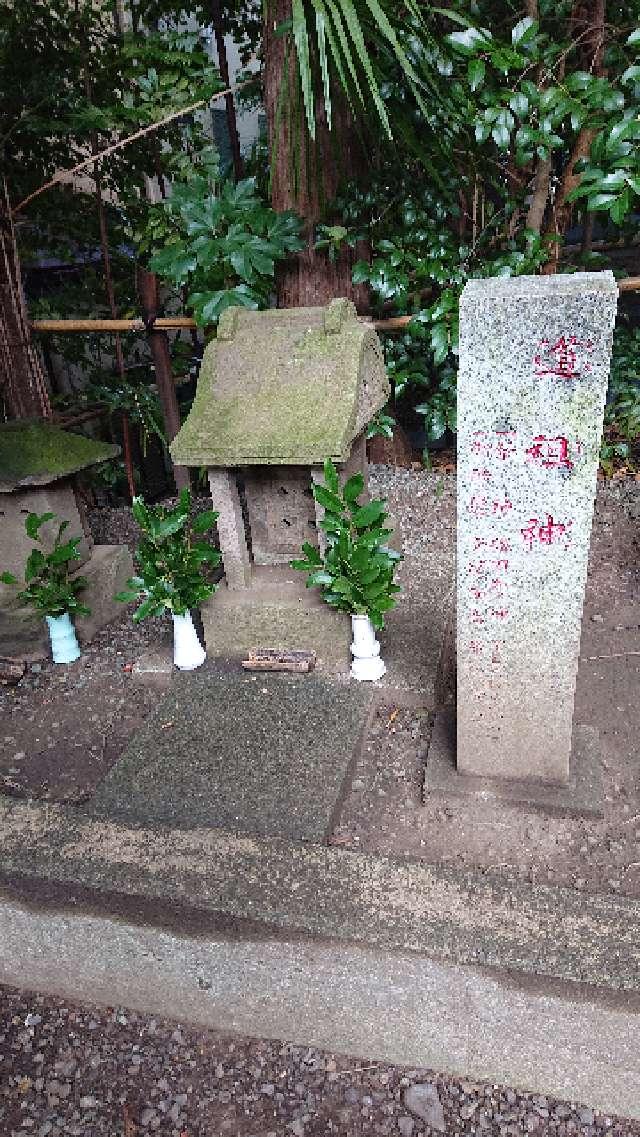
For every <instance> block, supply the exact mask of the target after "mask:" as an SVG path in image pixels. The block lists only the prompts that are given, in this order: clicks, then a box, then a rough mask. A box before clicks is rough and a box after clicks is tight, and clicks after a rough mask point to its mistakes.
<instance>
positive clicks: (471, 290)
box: [457, 272, 617, 784]
mask: <svg viewBox="0 0 640 1137" xmlns="http://www.w3.org/2000/svg"><path fill="white" fill-rule="evenodd" d="M616 300H617V288H616V284H615V280H614V278H613V275H612V274H611V273H610V272H602V273H575V274H573V275H571V276H537V277H519V278H516V279H503V278H499V279H492V280H474V281H470V282H469V283H468V284H467V285H466V287H465V289H464V292H463V295H462V300H461V304H460V375H459V381H458V744H457V765H458V770H459V771H460V772H461V773H466V774H475V775H482V776H497V777H503V778H517V779H534V780H537V781H539V782H546V783H552V784H553V783H557V784H563V783H566V782H567V780H568V777H569V756H570V753H571V732H572V718H573V701H574V689H575V677H576V670H577V661H578V652H579V645H580V625H581V619H582V605H583V597H584V587H585V580H586V573H587V556H588V552H589V537H590V531H591V519H592V513H593V502H594V496H595V488H596V475H597V467H598V453H599V447H600V439H601V434H602V416H603V410H604V402H605V395H606V389H607V379H608V373H609V358H610V354H611V342H612V334H613V325H614V321H615V312H616Z"/></svg>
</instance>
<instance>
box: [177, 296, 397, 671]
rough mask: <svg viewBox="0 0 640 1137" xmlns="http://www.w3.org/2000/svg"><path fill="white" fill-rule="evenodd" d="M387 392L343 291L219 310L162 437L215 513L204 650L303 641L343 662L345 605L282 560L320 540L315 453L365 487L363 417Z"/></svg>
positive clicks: (336, 664)
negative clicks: (204, 476)
mask: <svg viewBox="0 0 640 1137" xmlns="http://www.w3.org/2000/svg"><path fill="white" fill-rule="evenodd" d="M389 392H390V389H389V382H388V379H387V375H386V371H385V365H384V359H383V353H382V345H381V343H380V340H379V339H378V336H377V335H376V333H375V331H374V330H373V328H371V327H370V326H368V325H366V324H364V323H362V322H361V321H360V320H358V318H357V314H356V309H355V307H354V305H353V304H352V303H351V302H350V301H348V300H343V299H338V300H333V301H331V303H330V304H329V305H328V306H327V307H326V308H289V309H271V310H269V311H266V312H251V311H247V310H246V309H243V308H229V309H228V310H227V311H226V312H225V313H224V314H223V316H222V317H221V319H220V323H219V325H218V334H217V338H216V339H215V340H213V341H212V342H211V343H210V344H209V345H208V347H207V349H206V351H205V354H204V358H203V361H202V367H201V370H200V376H199V379H198V388H197V392H196V397H195V400H194V403H193V407H192V409H191V412H190V414H189V416H188V418H187V420H186V422H185V423H184V425H183V427H182V429H181V431H180V432H179V434H178V435H177V436H176V438H175V439H174V441H173V443H172V444H171V454H172V456H173V459H174V461H175V462H177V463H179V464H180V465H185V466H205V467H206V468H207V470H208V474H209V483H210V486H211V496H212V498H213V506H214V508H215V509H217V510H218V512H219V514H220V517H219V520H218V533H219V538H220V549H221V552H222V559H223V564H224V570H225V578H226V584H225V585H223V586H222V587H221V588H220V589H218V591H217V592H216V593H215V595H214V596H213V597H212V598H211V600H209V601H207V602H206V603H205V605H204V606H203V610H202V617H203V622H204V628H205V637H206V642H207V651H208V654H209V655H211V656H230V657H234V656H239V655H243V654H244V653H245V652H246V651H248V650H249V649H251V648H260V647H266V648H279V649H293V650H295V649H305V648H306V649H313V650H315V651H316V652H317V654H318V657H319V659H320V660H321V661H322V663H324V665H325V666H327V667H330V668H333V669H343V668H346V667H347V665H348V659H349V653H348V644H349V638H350V623H349V619H348V617H347V616H346V614H345V613H340V612H336V611H335V610H334V609H332V608H330V607H329V606H328V605H326V604H325V603H324V602H323V601H322V599H321V597H320V596H319V594H318V592H317V590H315V589H306V588H305V581H304V577H303V576H302V574H301V573H297V572H295V570H293V569H291V568H290V567H289V561H290V560H291V559H292V558H295V557H297V556H299V555H300V548H301V545H302V543H303V541H309V542H311V544H314V545H316V546H319V547H322V538H323V532H322V530H321V529H319V528H318V522H319V521H320V520H321V517H322V509H321V508H320V507H319V506H318V505H317V503H316V502H315V500H314V498H313V493H312V484H313V482H314V481H318V480H321V479H322V476H323V474H322V467H323V465H324V462H325V459H326V458H331V459H332V460H333V462H334V463H335V464H336V465H337V466H338V468H339V470H340V474H341V477H342V479H343V480H344V479H346V478H348V477H350V476H351V475H352V474H353V473H355V472H356V471H360V472H361V473H362V474H363V475H364V478H365V486H366V475H367V460H366V428H367V424H368V423H369V422H370V420H371V419H372V418H373V416H374V415H375V414H376V413H377V412H378V411H379V410H380V409H381V408H382V407H383V406H384V405H385V403H386V402H387V399H388V397H389ZM365 499H366V493H365Z"/></svg>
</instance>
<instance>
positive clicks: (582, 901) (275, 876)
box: [0, 798, 640, 993]
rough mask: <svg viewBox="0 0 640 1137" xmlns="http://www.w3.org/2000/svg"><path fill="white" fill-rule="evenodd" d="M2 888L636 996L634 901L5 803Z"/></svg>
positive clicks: (638, 957)
mask: <svg viewBox="0 0 640 1137" xmlns="http://www.w3.org/2000/svg"><path fill="white" fill-rule="evenodd" d="M2 881H4V882H5V884H6V883H7V882H9V883H11V882H12V881H13V885H14V891H13V895H14V896H23V897H25V898H28V897H29V896H32V897H33V902H34V903H35V904H36V905H37V906H39V907H42V906H43V905H44V907H48V906H51V907H63V908H64V907H67V908H68V907H69V905H70V904H71V906H72V907H77V906H83V905H88V906H89V907H91V908H92V909H93V910H96V909H97V910H98V911H100V912H103V913H104V912H113V913H114V914H118V915H119V914H122V915H123V916H124V917H125V918H127V917H128V918H130V919H133V920H134V921H135V922H140V921H142V922H143V923H145V924H147V925H148V924H153V923H164V922H168V923H169V924H171V925H172V926H177V927H178V928H179V929H180V930H181V931H182V930H184V929H185V928H186V927H187V926H189V927H190V929H191V932H192V933H193V934H204V933H206V930H207V928H211V927H212V926H214V925H216V924H219V922H220V920H223V922H224V923H225V926H227V925H229V926H231V925H235V924H237V923H240V924H242V923H246V922H247V921H250V922H251V924H252V926H253V927H254V929H255V927H258V929H259V934H260V935H261V934H263V933H262V930H263V929H268V928H270V929H271V930H272V932H273V931H274V929H275V930H276V931H277V930H280V932H281V933H282V934H286V935H292V934H294V935H303V936H311V937H320V938H322V939H333V940H334V941H342V942H352V943H364V944H368V945H369V946H370V947H372V948H375V949H385V950H401V951H410V952H424V953H425V954H427V955H429V956H430V957H432V958H436V959H441V960H448V961H450V962H453V963H456V964H465V965H478V966H481V967H492V968H500V969H503V970H511V971H513V972H514V973H515V974H518V975H519V976H520V977H521V978H524V977H526V976H530V977H535V978H538V979H542V978H544V979H561V980H565V981H569V982H571V983H573V984H591V985H593V986H594V987H597V988H598V989H599V990H603V991H610V992H611V991H626V992H636V993H640V903H639V902H637V901H634V900H630V899H627V898H625V897H621V896H611V895H607V894H587V893H584V892H579V891H574V890H572V889H569V888H558V887H550V886H544V885H531V884H526V883H524V882H522V881H518V880H514V879H513V877H511V876H510V875H509V874H508V873H499V872H495V871H494V872H492V873H490V872H483V871H477V870H476V871H464V870H459V869H453V868H450V867H447V866H440V865H429V864H424V863H422V862H420V861H413V860H409V859H405V860H395V859H394V858H391V857H381V856H375V855H370V854H365V853H356V852H353V851H348V850H344V849H340V848H333V847H326V846H322V845H315V844H300V843H295V842H292V841H289V840H285V839H283V838H279V837H270V838H269V839H268V840H264V839H263V840H261V839H257V838H254V837H249V836H237V835H234V834H232V833H229V832H222V831H220V830H213V829H206V828H202V829H193V830H185V829H182V830H181V829H174V830H170V831H167V830H166V829H158V828H153V827H148V828H142V827H140V826H129V825H126V824H123V823H118V822H116V821H115V820H111V819H105V820H97V819H91V818H88V817H86V816H83V815H82V813H81V811H80V810H79V809H77V808H74V807H65V806H56V805H44V806H40V805H38V804H36V803H33V804H24V803H10V802H9V801H8V799H6V798H5V799H2V798H0V882H2ZM2 887H4V885H2ZM176 906H178V907H176ZM0 908H1V903H0ZM189 913H191V918H189Z"/></svg>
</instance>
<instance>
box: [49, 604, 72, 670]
mask: <svg viewBox="0 0 640 1137" xmlns="http://www.w3.org/2000/svg"><path fill="white" fill-rule="evenodd" d="M45 620H46V621H47V627H48V629H49V639H50V640H51V654H52V656H53V662H54V663H73V661H74V660H75V659H79V658H80V647H79V645H78V640H77V638H76V631H75V628H74V626H73V624H72V623H71V617H70V615H69V613H68V612H64V613H63V614H62V616H45Z"/></svg>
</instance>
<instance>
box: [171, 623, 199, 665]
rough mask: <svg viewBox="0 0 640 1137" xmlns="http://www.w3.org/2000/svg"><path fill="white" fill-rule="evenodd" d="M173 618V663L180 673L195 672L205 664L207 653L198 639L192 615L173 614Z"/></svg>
mask: <svg viewBox="0 0 640 1137" xmlns="http://www.w3.org/2000/svg"><path fill="white" fill-rule="evenodd" d="M172 616H173V662H174V663H175V665H176V667H178V668H179V669H180V671H195V669H196V667H200V666H201V664H203V663H204V661H205V659H206V658H207V653H206V651H205V650H204V648H203V646H202V644H201V643H200V640H199V639H198V633H197V632H196V629H195V628H194V626H193V620H192V619H191V613H190V612H185V614H184V616H177V615H176V613H175V612H172Z"/></svg>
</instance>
